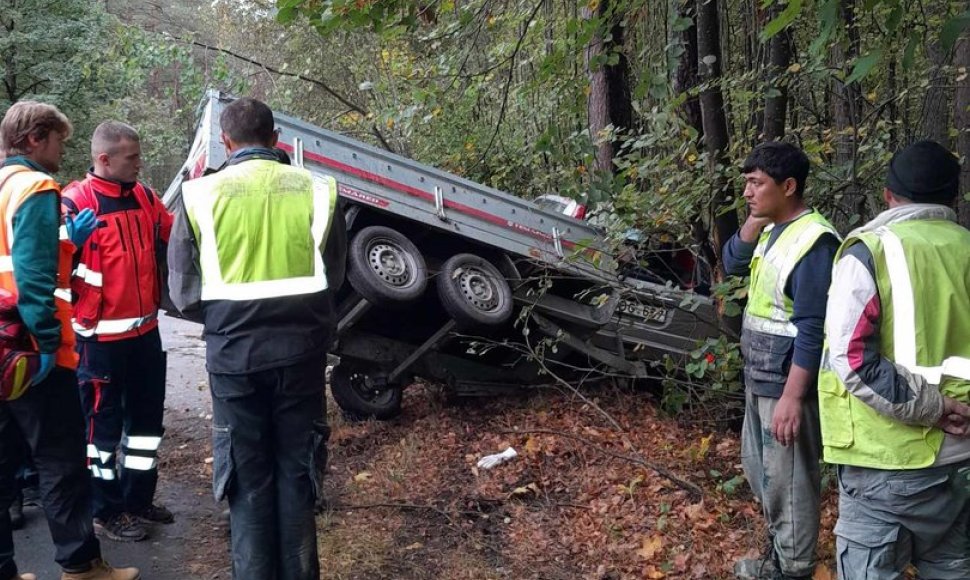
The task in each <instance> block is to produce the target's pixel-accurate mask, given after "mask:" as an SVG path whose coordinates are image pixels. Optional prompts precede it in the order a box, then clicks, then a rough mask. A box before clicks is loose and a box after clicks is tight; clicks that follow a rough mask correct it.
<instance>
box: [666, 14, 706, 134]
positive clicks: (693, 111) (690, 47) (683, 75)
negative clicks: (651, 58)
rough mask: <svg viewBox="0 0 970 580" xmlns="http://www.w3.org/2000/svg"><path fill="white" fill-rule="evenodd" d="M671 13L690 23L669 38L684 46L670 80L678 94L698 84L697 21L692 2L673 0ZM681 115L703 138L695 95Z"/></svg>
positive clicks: (698, 103) (698, 101) (701, 121)
mask: <svg viewBox="0 0 970 580" xmlns="http://www.w3.org/2000/svg"><path fill="white" fill-rule="evenodd" d="M673 4H674V5H673V6H672V8H673V13H674V14H676V15H677V18H678V19H680V18H689V19H690V21H691V25H690V27H689V28H687V29H686V30H683V31H681V32H675V33H674V34H673V35H672V36H674V38H671V39H670V41H671V43H677V42H679V43H680V44H681V46H683V47H684V52H683V54H681V55H680V60H679V61H678V62H677V69H676V70H675V71H674V78H673V79H672V81H671V84H672V87H673V90H674V94H675V95H680V94H683V93H687V92H689V91H690V90H691V89H693V88H695V87H696V86H697V85H699V84H700V81H699V80H698V76H697V73H698V71H697V62H698V61H697V21H696V19H695V18H694V5H693V2H684V1H683V0H673ZM680 113H681V115H682V116H683V118H684V120H685V121H686V122H687V124H688V125H690V126H691V127H693V128H694V130H695V131H697V137H698V140H702V139H703V138H704V122H703V119H702V118H701V102H700V100H699V99H698V98H697V97H696V96H688V97H687V99H686V100H685V101H684V105H683V107H681V110H680Z"/></svg>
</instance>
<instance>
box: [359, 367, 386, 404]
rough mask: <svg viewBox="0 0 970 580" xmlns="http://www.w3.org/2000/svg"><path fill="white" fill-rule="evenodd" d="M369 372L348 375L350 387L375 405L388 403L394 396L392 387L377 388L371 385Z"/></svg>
mask: <svg viewBox="0 0 970 580" xmlns="http://www.w3.org/2000/svg"><path fill="white" fill-rule="evenodd" d="M367 379H368V375H367V373H362V372H352V373H350V375H349V376H348V381H349V382H350V388H352V389H353V390H354V392H355V393H357V395H359V396H360V398H361V399H364V400H365V401H367V402H368V403H372V404H374V405H382V404H387V403H389V402H390V400H391V399H392V398H393V397H394V391H393V390H392V389H377V388H374V387H372V386H371V385H369V384H368V383H369V381H368V380H367Z"/></svg>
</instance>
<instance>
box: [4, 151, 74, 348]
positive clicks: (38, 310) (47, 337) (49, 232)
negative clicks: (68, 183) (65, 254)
mask: <svg viewBox="0 0 970 580" xmlns="http://www.w3.org/2000/svg"><path fill="white" fill-rule="evenodd" d="M8 165H24V166H27V167H29V168H31V169H33V170H34V171H41V172H43V173H49V172H48V171H47V170H46V169H44V168H43V167H41V166H39V165H38V164H36V163H34V162H33V161H31V160H29V159H27V158H25V157H11V158H9V159H7V160H6V161H4V162H3V165H2V166H3V167H6V166H8ZM60 225H61V213H60V208H59V207H58V193H57V192H56V191H49V192H42V193H36V194H34V195H31V196H29V197H28V198H27V199H26V200H25V201H24V202H23V203H22V204H21V205H20V207H19V208H17V212H16V213H15V214H14V216H13V239H14V240H16V243H15V244H13V249H12V251H11V258H12V259H13V267H14V272H16V278H17V294H18V296H17V310H18V311H19V312H20V317H21V318H22V319H23V321H24V324H25V325H26V326H27V330H29V331H30V334H31V335H33V337H34V338H35V339H36V340H37V345H38V347H39V348H40V352H43V353H53V352H55V351H56V350H57V347H58V346H60V344H61V323H60V322H59V321H58V320H57V319H56V318H55V317H54V288H56V286H57V253H58V233H57V230H58V228H59V227H60Z"/></svg>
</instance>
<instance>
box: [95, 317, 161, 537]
mask: <svg viewBox="0 0 970 580" xmlns="http://www.w3.org/2000/svg"><path fill="white" fill-rule="evenodd" d="M77 350H78V354H80V356H81V361H80V365H79V366H78V381H79V383H80V387H81V405H82V407H83V408H84V413H85V417H86V419H87V421H86V422H87V425H86V426H87V456H88V466H89V468H90V470H91V475H92V482H93V486H94V497H93V506H94V507H93V510H94V517H96V518H99V519H108V518H110V517H112V516H116V515H118V514H120V513H122V512H129V513H137V512H140V511H143V510H145V509H147V508H148V507H150V506H151V505H152V500H153V499H154V497H155V488H156V487H157V485H158V446H159V445H160V444H161V441H162V434H163V433H164V431H165V429H164V427H162V415H163V413H164V409H165V353H164V352H163V351H162V341H161V337H160V336H159V333H158V329H157V328H156V329H154V330H152V331H151V332H148V333H147V334H144V335H142V336H138V337H134V338H126V339H124V340H118V341H113V342H91V341H78V347H77ZM119 448H120V451H121V457H120V459H119V457H118V451H119Z"/></svg>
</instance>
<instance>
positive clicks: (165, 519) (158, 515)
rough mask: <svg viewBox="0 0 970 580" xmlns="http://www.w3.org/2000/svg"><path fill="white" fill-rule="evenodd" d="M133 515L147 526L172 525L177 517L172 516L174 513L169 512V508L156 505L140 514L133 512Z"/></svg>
mask: <svg viewBox="0 0 970 580" xmlns="http://www.w3.org/2000/svg"><path fill="white" fill-rule="evenodd" d="M131 515H132V516H134V517H135V518H137V519H139V520H141V521H143V522H145V523H146V524H171V523H173V522H175V516H174V515H172V512H170V511H168V509H167V508H164V507H162V506H160V505H155V504H152V505H150V506H148V507H147V508H145V509H143V510H141V511H139V512H132V514H131Z"/></svg>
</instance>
